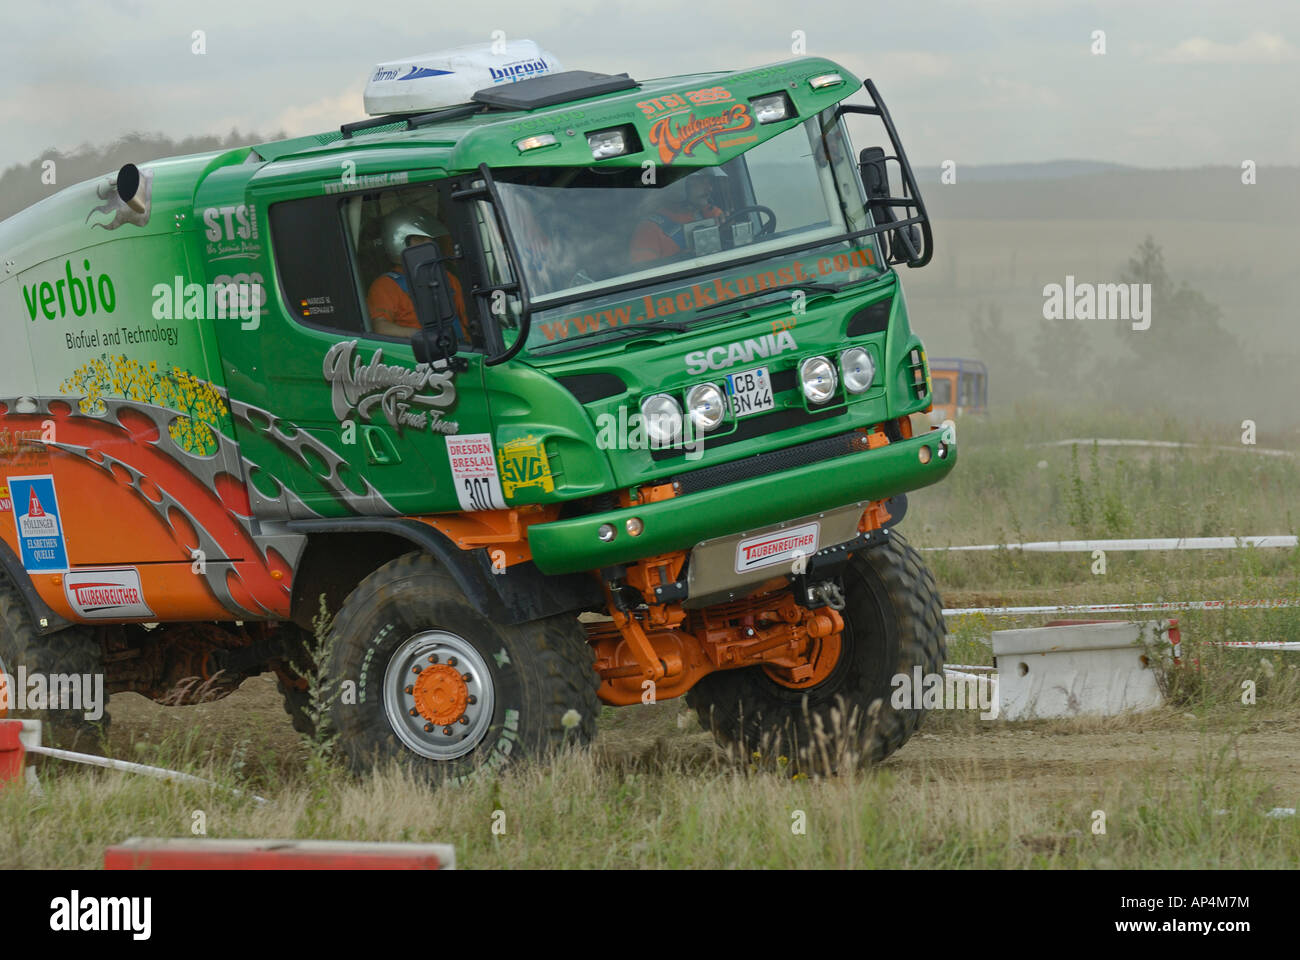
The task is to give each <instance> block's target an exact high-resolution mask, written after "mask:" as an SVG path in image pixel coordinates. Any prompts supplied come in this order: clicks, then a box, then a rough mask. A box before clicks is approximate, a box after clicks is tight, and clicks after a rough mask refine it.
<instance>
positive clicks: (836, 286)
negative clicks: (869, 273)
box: [695, 280, 848, 317]
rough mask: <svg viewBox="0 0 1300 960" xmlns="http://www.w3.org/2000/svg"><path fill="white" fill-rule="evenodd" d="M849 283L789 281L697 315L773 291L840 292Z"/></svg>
mask: <svg viewBox="0 0 1300 960" xmlns="http://www.w3.org/2000/svg"><path fill="white" fill-rule="evenodd" d="M846 286H848V284H847V283H821V282H819V281H815V280H814V281H809V282H807V283H787V284H785V285H784V286H780V287H770V288H769V289H767V290H755V291H754V292H753V293H746V294H743V295H741V296H739V297H732V298H731V299H730V300H726V301H723V302H722V303H716V304H714V305H713V306H711V307H705V308H704V309H703V310H696V311H695V316H696V317H702V316H704V315H705V314H708V313H717V312H718V311H719V310H722V309H727V310H730V309H731V308H732V307H734V306H735V305H736V304H738V303H740V302H742V301H744V300H753V299H755V298H756V297H766V296H768V295H769V294H773V293H784V292H786V291H787V290H813V291H815V292H817V293H839V292H840V291H841V290H843V289H844V288H845V287H846Z"/></svg>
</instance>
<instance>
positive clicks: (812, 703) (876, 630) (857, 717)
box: [686, 533, 945, 773]
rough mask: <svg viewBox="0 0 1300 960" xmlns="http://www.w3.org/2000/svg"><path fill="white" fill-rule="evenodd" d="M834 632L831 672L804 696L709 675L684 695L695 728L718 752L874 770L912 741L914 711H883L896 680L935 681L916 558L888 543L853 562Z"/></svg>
mask: <svg viewBox="0 0 1300 960" xmlns="http://www.w3.org/2000/svg"><path fill="white" fill-rule="evenodd" d="M843 583H844V597H845V607H844V609H843V610H842V611H841V615H842V616H843V617H844V632H843V633H842V634H841V636H840V649H839V654H838V657H837V658H836V660H835V663H834V665H833V666H829V667H826V668H825V669H823V666H824V665H823V664H820V663H819V664H818V670H817V674H818V675H819V676H820V677H821V679H820V680H819V681H818V682H817V684H816V685H815V686H813V687H811V688H809V689H804V690H798V689H792V688H791V687H790V686H789V685H787V684H784V683H781V682H778V681H777V680H775V679H773V678H772V677H770V676H769V675H768V674H767V673H766V672H765V671H764V670H763V669H762V668H759V667H750V668H744V669H740V670H728V671H722V672H718V673H713V674H710V675H709V676H707V677H705V678H704V679H703V680H701V681H700V682H699V683H698V684H696V686H695V687H694V688H692V689H691V690H690V691H689V692H688V693H687V694H686V699H687V702H688V703H689V704H690V705H691V706H692V707H694V708H695V710H696V712H697V713H698V714H699V717H700V722H701V723H702V724H703V725H704V726H705V727H708V728H711V729H712V730H713V732H714V736H715V738H716V739H717V740H718V741H719V742H720V743H722V744H724V745H727V746H737V747H739V748H741V749H743V750H744V751H746V752H747V753H748V752H758V753H760V754H762V755H763V756H764V757H772V756H777V755H785V756H788V757H789V759H790V760H791V761H792V763H793V764H794V766H795V767H796V768H797V769H801V770H805V771H809V772H813V771H815V772H824V773H830V772H834V771H836V770H840V769H844V768H846V767H853V766H864V765H867V764H871V763H877V762H879V761H881V760H883V759H884V758H885V757H887V756H889V755H890V754H891V753H893V752H894V751H895V750H897V749H898V748H899V747H901V746H902V745H903V744H904V743H906V742H907V740H908V738H909V737H911V735H912V734H913V733H914V732H915V731H916V729H917V727H918V726H919V725H920V722H921V716H922V714H923V713H924V711H923V710H921V709H919V708H918V709H910V708H897V707H895V706H893V705H892V704H891V702H890V701H891V694H892V693H893V692H894V689H895V687H894V685H893V684H892V683H891V681H892V680H893V678H894V677H895V676H897V675H900V674H903V675H907V676H908V677H909V678H910V677H912V675H913V668H914V667H916V666H920V668H921V670H922V672H923V673H925V674H931V673H940V674H941V673H942V671H943V661H944V655H945V646H944V640H945V631H944V622H943V607H942V604H941V603H940V600H939V593H938V589H937V588H936V586H935V582H934V577H933V575H932V574H931V573H930V571H929V570H928V569H926V567H925V564H924V563H923V562H922V560H921V557H920V555H919V554H918V553H917V552H916V551H915V550H914V549H912V547H910V546H908V544H907V543H906V541H904V540H903V539H902V538H901V537H899V536H898V535H897V534H895V533H890V534H889V538H888V539H887V540H885V541H884V542H883V543H881V544H879V545H878V546H875V547H873V548H871V549H868V550H862V551H859V552H858V553H856V554H854V556H853V557H852V559H851V560H850V561H849V562H848V563H847V564H846V566H845V569H844V575H843Z"/></svg>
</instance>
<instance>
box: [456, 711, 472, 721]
mask: <svg viewBox="0 0 1300 960" xmlns="http://www.w3.org/2000/svg"><path fill="white" fill-rule="evenodd" d="M456 722H457V723H469V717H467V716H465V714H463V713H462V714H461V715H460V719H459V720H457V721H456Z"/></svg>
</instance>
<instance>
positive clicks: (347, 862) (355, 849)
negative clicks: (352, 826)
mask: <svg viewBox="0 0 1300 960" xmlns="http://www.w3.org/2000/svg"><path fill="white" fill-rule="evenodd" d="M455 865H456V854H455V851H454V850H453V848H452V847H451V846H449V845H446V844H437V843H353V842H349V841H339V840H226V839H191V838H183V839H182V838H165V839H163V838H145V837H132V838H131V839H130V840H127V841H125V842H123V843H120V844H118V845H117V846H114V847H109V848H108V849H107V850H105V851H104V869H105V870H446V869H454V868H455Z"/></svg>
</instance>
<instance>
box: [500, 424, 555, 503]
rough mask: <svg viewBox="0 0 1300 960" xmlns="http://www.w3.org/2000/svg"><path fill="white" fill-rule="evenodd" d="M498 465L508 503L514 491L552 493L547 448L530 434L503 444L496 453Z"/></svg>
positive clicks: (553, 485)
mask: <svg viewBox="0 0 1300 960" xmlns="http://www.w3.org/2000/svg"><path fill="white" fill-rule="evenodd" d="M497 461H498V462H499V463H500V465H501V489H502V490H503V492H504V493H505V495H506V498H507V499H512V498H513V497H514V495H515V491H516V490H520V489H525V488H528V487H541V488H542V490H543V491H545V492H546V493H551V492H552V491H553V490H554V489H555V480H554V479H553V478H552V477H551V464H550V461H549V460H547V458H546V445H545V444H544V443H542V441H541V440H539V439H538V438H537V437H534V436H532V435H531V434H529V435H528V436H526V437H521V438H519V439H518V440H511V441H509V442H508V443H505V444H503V445H502V446H501V447H500V448H498V450H497Z"/></svg>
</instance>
